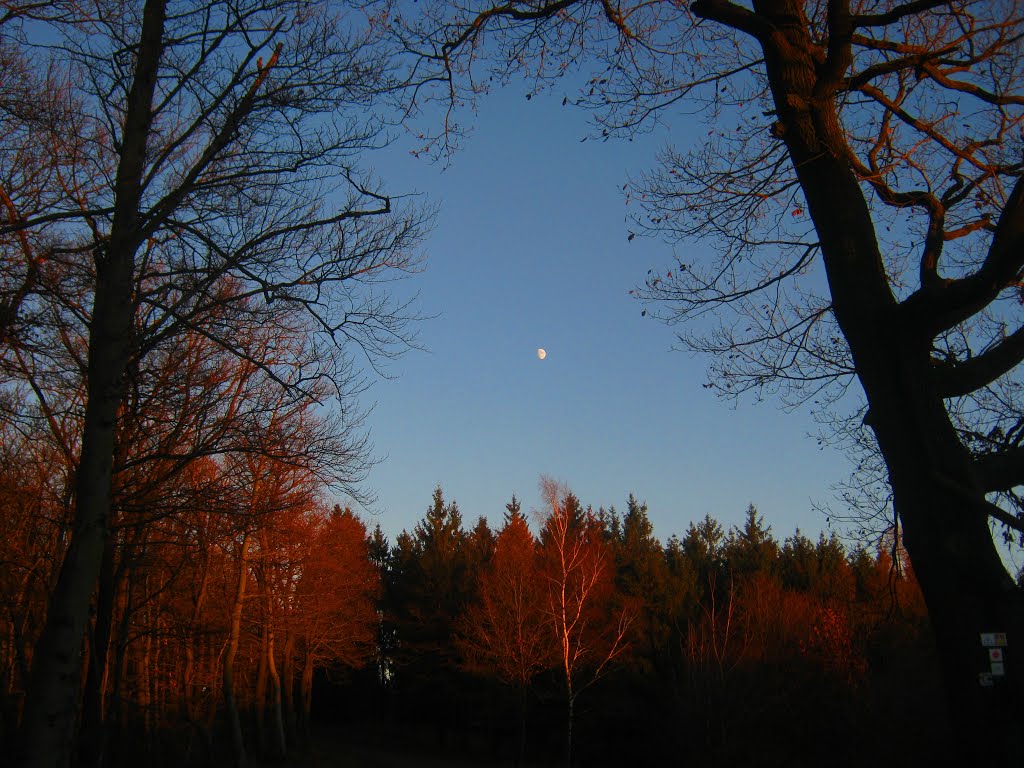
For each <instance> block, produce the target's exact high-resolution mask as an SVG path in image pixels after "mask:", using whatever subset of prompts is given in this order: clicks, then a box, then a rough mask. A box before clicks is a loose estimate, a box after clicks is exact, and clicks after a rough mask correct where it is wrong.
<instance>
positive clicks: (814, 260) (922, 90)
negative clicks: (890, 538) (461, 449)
mask: <svg viewBox="0 0 1024 768" xmlns="http://www.w3.org/2000/svg"><path fill="white" fill-rule="evenodd" d="M1022 31H1024V14H1022V12H1021V7H1020V5H1019V4H1018V3H1015V2H1011V1H1010V0H993V1H992V2H971V1H970V0H905V1H904V0H858V1H856V2H850V0H829V1H828V2H825V1H824V0H821V1H817V0H807V1H806V2H805V1H803V0H754V1H753V2H752V3H749V4H748V3H742V4H741V3H736V2H731V1H730V0H697V1H696V2H693V3H692V4H683V3H679V2H670V1H669V0H665V1H664V2H661V1H659V0H655V1H654V2H649V1H637V2H633V1H632V0H541V2H507V3H501V4H493V5H488V6H485V7H484V8H482V9H481V8H480V7H478V6H476V5H473V6H472V7H470V6H468V5H465V6H464V5H462V4H459V3H455V4H452V3H444V4H440V3H437V4H430V5H429V6H428V8H427V10H426V11H425V12H424V14H423V15H422V16H420V17H417V18H416V19H415V20H409V21H408V22H407V23H406V24H405V25H404V28H403V30H402V31H401V32H400V37H401V39H402V41H403V43H404V44H405V45H406V47H407V48H408V49H409V50H410V51H412V52H414V53H415V54H416V55H417V56H418V57H419V61H421V62H422V72H421V81H422V82H423V83H424V84H427V83H430V82H441V83H443V84H444V85H445V89H444V93H443V97H444V98H445V99H446V100H447V101H448V102H449V103H452V104H457V103H458V102H459V101H460V100H461V99H465V98H470V97H472V95H473V93H474V92H475V90H476V89H478V88H479V87H480V84H482V83H485V82H486V80H485V79H484V78H483V77H482V74H483V72H482V71H481V67H489V68H490V73H491V74H493V73H495V72H496V73H497V74H498V76H499V78H508V77H511V76H512V75H513V74H516V73H523V72H525V74H526V75H527V76H528V77H530V78H534V79H535V81H537V82H541V83H542V82H543V81H544V79H545V78H547V77H551V76H557V75H559V74H560V73H561V72H563V71H565V70H566V69H568V67H569V66H570V65H571V64H573V63H577V62H580V61H582V60H583V59H584V57H586V56H593V58H592V59H591V61H597V62H598V69H597V71H596V73H595V76H594V77H593V78H592V79H590V80H589V81H588V82H587V83H586V85H585V86H584V87H583V90H582V92H581V93H580V96H579V98H578V99H577V102H578V103H581V104H583V105H584V106H588V107H591V108H593V109H594V110H595V112H594V115H595V119H596V123H597V127H598V131H599V132H601V133H603V134H604V135H607V136H611V135H622V134H630V133H632V132H634V131H637V130H642V129H644V128H645V127H647V126H649V125H650V124H651V123H652V122H653V121H657V120H659V119H660V118H662V117H663V116H666V115H667V114H670V113H673V112H677V111H684V110H691V111H698V112H700V113H702V114H703V115H704V116H705V117H706V118H707V120H708V122H709V123H710V128H711V130H710V132H709V133H708V135H707V137H706V140H702V141H701V142H700V143H699V145H698V146H695V147H693V148H692V149H690V150H689V151H686V150H676V149H668V150H666V151H665V153H664V155H663V157H662V163H661V166H660V169H659V170H656V171H654V172H652V173H650V174H648V175H646V176H643V177H642V178H640V179H639V180H638V181H637V182H636V184H635V185H634V187H633V188H632V189H631V190H630V198H631V200H636V201H637V202H638V203H639V204H640V206H641V207H642V211H643V213H642V214H641V215H640V216H638V217H637V219H636V221H635V225H636V226H637V227H639V228H640V229H642V230H644V231H646V232H649V233H652V234H656V235H660V236H665V237H667V238H668V239H669V240H671V241H675V242H677V243H680V244H683V243H685V244H686V248H685V250H684V249H682V248H680V249H679V251H678V253H679V254H680V255H679V256H678V258H677V259H676V261H675V263H673V264H671V265H670V266H668V267H667V268H660V269H658V270H657V272H656V273H655V271H652V273H651V274H650V279H649V280H648V281H647V283H646V285H645V286H644V287H643V288H642V289H641V290H639V291H638V293H639V295H640V296H641V298H643V299H646V300H647V301H649V302H651V303H653V305H654V307H655V311H656V312H657V313H660V314H661V316H662V317H663V318H664V319H665V320H667V321H668V322H671V323H681V324H684V325H682V326H681V328H682V331H681V333H680V339H681V341H682V342H683V344H684V345H685V346H686V347H688V348H690V349H696V350H699V351H704V352H708V353H711V354H712V355H713V356H714V357H713V358H712V375H711V380H710V385H711V386H713V387H714V388H716V389H718V390H719V391H721V392H723V393H725V394H726V395H733V394H736V393H739V392H753V393H755V394H756V395H761V394H778V395H781V396H782V397H783V398H784V400H785V401H787V402H801V401H803V400H805V399H810V400H815V399H817V400H819V405H824V406H826V407H828V406H830V405H831V404H832V403H834V402H836V398H839V397H841V396H842V394H843V393H844V392H845V391H846V389H847V388H849V387H852V388H853V389H854V390H857V389H858V385H859V388H860V389H862V390H863V394H864V398H865V402H866V409H865V415H864V418H863V422H864V424H865V425H866V426H867V428H869V429H870V440H871V441H872V442H873V443H874V444H875V445H877V451H878V455H880V457H881V459H882V462H883V463H884V468H885V475H886V479H887V483H888V487H889V491H890V492H891V495H892V503H893V508H894V510H895V512H896V514H897V515H898V516H899V519H900V524H901V527H902V532H903V535H904V540H905V544H906V548H907V550H908V552H909V553H910V556H911V558H912V560H913V564H914V569H915V572H916V574H917V576H918V578H919V580H920V583H921V587H922V589H923V592H924V595H925V598H926V600H927V603H928V607H929V613H930V616H931V622H932V626H933V629H934V632H935V637H936V639H937V642H938V646H939V649H940V654H941V659H942V666H943V674H944V678H945V682H946V687H947V690H948V692H949V695H950V701H951V702H952V708H953V713H954V722H955V723H956V729H955V730H956V735H957V737H958V738H957V742H958V744H959V745H960V747H961V749H962V750H963V752H964V753H966V754H967V755H969V756H971V757H972V758H973V757H976V756H977V755H989V754H992V755H995V756H997V757H999V756H1002V757H1004V758H1005V757H1010V756H1012V755H1015V754H1019V751H1020V745H1021V741H1020V738H1021V737H1020V729H1019V728H1018V727H1017V726H1016V725H1015V724H1016V723H1019V722H1020V719H1021V717H1022V716H1024V673H1022V668H1020V667H1018V668H1016V669H1012V670H1011V669H1010V667H1009V666H1007V668H1006V671H1007V675H1006V676H1005V677H1002V678H996V679H994V680H993V678H991V677H990V676H989V675H988V672H989V669H988V665H987V663H986V662H985V654H984V652H983V650H982V649H981V646H980V643H979V635H980V634H981V633H983V632H992V631H1005V632H1007V633H1009V636H1011V637H1022V636H1024V605H1022V603H1024V601H1022V593H1021V590H1020V588H1019V587H1018V586H1017V585H1015V584H1014V581H1013V579H1012V578H1011V576H1010V574H1008V573H1007V571H1006V569H1005V567H1004V565H1003V563H1002V562H1001V559H1000V556H999V553H998V551H997V547H996V545H995V543H994V541H993V534H994V531H993V523H995V524H997V527H998V526H999V525H1001V526H1005V527H1006V528H1007V529H1009V530H1011V531H1016V532H1021V531H1024V517H1022V514H1021V508H1020V507H1019V505H1016V499H1017V497H1016V490H1015V489H1017V488H1018V487H1019V486H1020V485H1021V484H1022V481H1024V463H1022V457H1024V450H1022V447H1021V442H1020V441H1021V435H1022V429H1021V427H1022V425H1024V421H1022V420H1021V418H1020V397H1019V393H1020V385H1021V382H1020V365H1019V363H1020V361H1021V359H1022V358H1024V327H1022V322H1024V316H1022V311H1021V301H1020V296H1021V293H1020V285H1021V282H1022V278H1024V249H1022V248H1021V241H1022V237H1024V223H1022V222H1024V181H1022V180H1021V170H1022V168H1024V164H1022V160H1021V150H1022V142H1021V126H1022V124H1024V109H1022V107H1024V89H1022V80H1021V77H1022V72H1024V68H1022V67H1021V53H1022V50H1021V40H1022V36H1021V33H1022ZM538 78H539V80H537V79H538ZM435 93H437V92H436V91H435ZM634 231H638V230H634ZM695 240H699V241H700V242H701V243H703V244H706V245H709V246H710V249H708V250H704V249H697V248H696V247H695V246H694V241H695ZM1000 499H1002V500H1003V501H1005V502H1009V504H1010V506H1007V504H1005V503H1002V502H1001V501H1000ZM995 533H996V534H998V531H995ZM990 684H991V685H990Z"/></svg>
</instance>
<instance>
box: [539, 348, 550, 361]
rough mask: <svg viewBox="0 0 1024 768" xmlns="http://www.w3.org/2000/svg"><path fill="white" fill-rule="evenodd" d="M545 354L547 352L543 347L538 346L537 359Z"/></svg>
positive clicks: (545, 355)
mask: <svg viewBox="0 0 1024 768" xmlns="http://www.w3.org/2000/svg"><path fill="white" fill-rule="evenodd" d="M547 356H548V353H547V352H546V351H545V349H544V347H540V348H538V349H537V359H538V360H543V359H544V358H545V357H547Z"/></svg>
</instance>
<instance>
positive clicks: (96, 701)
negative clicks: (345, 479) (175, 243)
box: [0, 439, 941, 765]
mask: <svg viewBox="0 0 1024 768" xmlns="http://www.w3.org/2000/svg"><path fill="white" fill-rule="evenodd" d="M4 445H5V455H4V463H3V465H2V472H3V473H4V476H3V484H2V486H0V493H2V494H3V497H4V498H3V499H2V503H3V504H4V505H5V509H7V510H9V511H10V513H9V514H7V515H5V516H4V517H3V518H2V520H3V525H4V530H3V536H0V560H2V562H3V568H2V569H0V580H2V585H0V586H2V599H3V604H2V607H3V612H2V614H0V629H2V635H0V662H2V671H0V675H2V676H0V683H2V697H3V728H4V730H3V735H4V741H5V742H7V740H8V739H11V740H13V739H14V738H15V734H16V730H17V723H18V718H19V716H20V707H21V702H22V695H23V690H24V685H25V681H26V679H27V675H29V674H30V669H31V662H32V648H33V643H34V641H35V638H36V636H37V635H38V631H39V627H40V626H41V622H42V617H43V615H44V612H45V610H46V597H47V590H48V585H49V584H50V583H52V580H53V579H54V578H55V573H54V563H57V562H59V561H60V557H61V554H62V548H63V547H64V545H65V543H64V540H63V532H62V529H61V524H60V521H61V519H62V516H61V512H60V510H61V500H60V499H57V498H54V497H52V496H51V495H49V494H48V492H47V489H48V488H50V487H51V486H52V487H57V486H59V483H57V482H52V483H51V478H49V477H48V472H50V471H51V470H52V468H53V467H54V466H59V465H56V464H49V463H47V462H46V461H45V457H42V456H39V455H37V454H36V450H35V448H34V447H33V446H32V445H31V444H28V443H26V442H24V441H22V442H19V441H17V440H14V439H11V440H8V441H6V442H5V444H4ZM15 449H17V450H15ZM235 458H236V459H237V461H235V460H234V459H232V460H230V461H229V460H227V459H224V458H223V457H222V459H217V460H215V459H213V458H209V459H204V460H200V461H196V462H192V463H190V465H189V468H188V470H187V471H184V472H181V473H177V474H175V475H174V481H173V488H172V489H170V490H168V489H167V488H164V489H163V490H162V491H161V493H160V494H159V499H160V503H159V506H154V509H159V514H156V513H154V514H152V515H151V516H149V517H146V516H145V515H144V513H143V511H142V509H141V508H140V509H135V508H132V509H127V508H126V509H125V511H124V512H123V513H122V514H123V517H122V518H121V519H120V520H119V526H118V527H117V532H116V535H115V537H114V539H113V541H112V544H111V547H110V548H109V550H110V556H109V557H108V561H107V562H106V563H105V568H104V576H103V581H102V584H101V587H100V589H99V591H98V593H97V594H96V596H95V611H94V618H93V621H92V624H91V626H90V631H89V633H88V635H87V637H86V638H85V639H84V641H83V655H82V690H83V705H82V710H81V717H80V730H81V739H80V744H81V746H80V747H79V752H80V755H79V758H80V760H81V762H82V763H83V764H84V763H89V764H91V765H103V764H106V765H115V764H119V763H120V764H126V763H131V762H133V761H135V760H138V759H139V756H140V754H147V755H148V756H149V757H150V759H159V760H161V761H164V762H166V763H169V764H176V765H179V764H182V765H184V764H190V765H204V764H220V763H221V761H223V760H225V759H228V758H229V757H230V756H232V755H233V757H234V759H235V760H236V761H237V760H239V759H245V757H246V756H248V757H249V758H250V759H251V758H252V756H254V755H260V756H263V757H267V758H274V757H281V756H283V755H284V754H285V753H286V752H290V751H294V750H301V749H303V748H304V747H305V746H306V745H307V744H308V739H309V726H310V722H311V717H315V716H316V713H315V712H314V711H313V699H314V698H317V699H318V701H319V704H318V707H319V710H320V712H319V717H320V719H321V721H322V722H323V723H325V724H329V725H331V726H332V729H333V730H335V731H337V730H338V729H340V730H341V731H342V732H344V733H345V734H346V736H347V738H349V739H351V740H353V741H356V742H361V743H363V744H364V745H365V744H374V745H376V746H377V747H378V748H379V747H381V746H386V747H387V748H389V749H404V750H408V751H409V752H410V753H413V754H416V753H424V752H430V753H443V754H455V755H461V756H463V757H466V756H468V757H470V758H472V759H478V760H481V761H495V762H498V761H501V760H516V761H521V762H522V761H525V762H526V763H528V764H537V765H555V764H566V763H567V762H571V763H572V764H575V765H617V764H621V763H622V762H623V761H627V762H629V763H630V764H646V763H649V762H652V761H654V760H663V759H666V758H668V759H673V760H675V759H684V758H685V759H687V760H691V761H695V762H696V764H733V763H736V762H740V761H743V760H750V759H755V760H756V761H757V764H759V765H772V764H777V765H795V764H799V763H800V762H801V761H804V762H805V763H806V764H816V763H818V762H823V761H825V760H828V761H829V762H830V763H831V764H836V763H837V762H838V763H839V764H847V763H849V764H853V763H854V762H857V761H858V760H860V759H863V758H864V757H865V756H866V755H871V754H873V753H874V752H875V750H877V749H879V748H880V745H883V744H884V745H885V749H886V750H887V751H886V754H887V755H888V756H889V757H893V756H898V755H900V754H904V753H905V754H911V753H912V752H913V750H915V749H916V750H918V751H917V753H916V757H920V754H921V752H920V750H921V749H922V748H926V747H927V735H928V733H930V732H932V733H933V732H934V729H935V728H937V727H940V724H941V715H940V714H939V713H938V712H937V703H936V702H937V701H938V700H939V696H938V692H937V690H936V689H935V683H934V679H933V677H934V676H933V672H932V669H933V668H932V667H931V666H930V664H931V658H930V654H931V651H930V648H929V645H928V642H927V640H926V634H927V633H926V632H924V629H925V627H924V625H925V612H924V608H923V605H922V602H921V598H920V595H919V593H918V590H917V587H916V584H915V581H914V578H913V574H912V573H911V572H910V571H909V570H908V569H907V567H906V564H905V563H902V564H901V567H900V568H896V567H894V563H893V561H892V558H891V556H890V551H889V549H890V548H889V546H888V545H883V546H880V547H879V548H878V549H877V550H868V549H865V548H863V547H857V548H853V549H849V550H848V549H846V548H844V546H843V545H842V544H841V543H840V541H839V540H838V539H837V538H836V537H834V536H833V537H831V538H826V537H825V536H820V537H819V538H818V539H817V540H816V541H812V540H810V539H808V538H806V537H805V536H803V535H802V534H800V533H799V532H796V533H795V534H794V535H792V536H790V537H788V538H786V539H784V540H783V541H779V540H777V539H776V538H775V537H774V536H773V535H772V532H771V529H770V527H769V526H767V525H766V524H765V522H764V521H763V519H762V518H761V516H759V515H758V513H757V511H756V509H755V508H754V507H753V506H751V507H750V508H749V509H748V510H747V515H746V519H745V521H744V523H743V524H742V525H741V526H738V527H735V528H732V529H730V530H725V529H724V528H723V527H722V525H721V524H720V523H718V522H717V521H716V520H715V519H714V518H712V517H711V516H706V517H705V518H704V519H703V520H700V521H699V522H694V523H691V524H690V526H689V528H688V529H687V530H686V531H685V533H684V534H683V535H682V537H679V536H676V535H673V536H671V537H670V538H669V539H668V540H667V541H666V542H665V544H664V545H663V544H661V543H660V542H659V541H658V540H657V539H656V538H655V536H654V534H653V530H652V526H651V523H650V521H649V519H648V513H647V509H646V506H645V505H644V504H641V503H639V502H638V501H637V500H636V499H635V498H634V497H632V496H630V497H629V501H628V504H627V507H626V509H625V512H624V513H622V514H621V515H620V514H619V513H618V512H616V511H615V510H614V508H612V509H607V510H605V509H598V510H596V511H595V510H594V509H593V508H591V507H584V506H583V504H582V503H581V502H580V501H579V500H578V499H577V498H576V497H575V496H574V495H573V494H572V493H570V492H568V491H567V490H565V489H561V488H558V487H557V486H555V485H553V484H551V483H546V484H545V485H544V486H543V488H544V497H545V503H544V508H543V509H541V510H538V511H537V512H536V513H535V514H532V515H527V514H524V512H523V510H522V509H521V507H520V504H519V502H518V501H517V500H516V499H515V497H513V498H512V500H511V501H510V502H509V504H508V505H507V507H506V511H505V515H504V519H503V521H502V522H501V524H500V525H497V526H495V527H494V528H492V527H491V525H489V524H488V522H487V519H486V518H484V517H480V518H479V520H478V521H477V522H476V524H475V525H474V526H473V527H472V528H467V527H466V526H465V525H464V522H463V519H462V515H461V513H460V511H459V508H458V505H457V504H456V502H455V501H446V500H445V498H444V495H443V493H442V491H441V489H440V488H438V489H437V490H436V491H435V492H434V495H433V500H432V503H431V505H430V507H429V508H428V510H427V512H426V514H425V515H424V517H423V518H422V519H421V520H420V521H419V522H418V523H417V524H416V525H415V527H414V528H413V530H412V532H403V533H402V534H400V535H399V536H398V537H397V538H396V540H395V541H394V543H393V545H392V544H391V543H390V542H388V540H387V539H386V537H385V536H384V534H383V533H382V531H381V529H380V527H379V526H377V527H376V528H375V529H374V530H373V531H372V532H371V533H368V531H367V528H366V527H365V525H364V523H363V522H362V521H361V520H360V519H359V518H358V517H357V516H355V515H354V514H352V513H351V512H350V511H348V510H343V509H340V508H338V507H335V508H334V509H333V510H328V509H326V508H324V507H323V505H322V504H319V503H318V502H317V493H316V490H317V486H316V483H315V482H313V481H312V480H311V478H310V476H309V475H308V473H304V472H302V471H299V470H297V469H294V468H292V469H289V465H288V464H287V463H282V462H277V461H274V460H272V459H269V458H267V457H265V456H263V457H256V456H255V455H250V456H248V458H246V457H245V455H244V454H243V455H241V458H239V457H235ZM214 489H218V492H217V493H214V492H213V491H214ZM225 489H234V495H232V494H231V493H226V492H225ZM30 490H31V491H32V492H31V493H28V492H26V491H30ZM211 499H216V501H217V503H216V504H212V503H210V502H211ZM229 502H231V503H229ZM534 531H536V534H535V533H534ZM889 544H891V542H889ZM318 670H319V671H318ZM314 688H316V689H317V691H318V693H317V694H316V696H314ZM908 707H910V708H914V710H915V711H916V712H918V713H919V714H920V717H921V720H922V722H923V723H925V725H926V726H927V728H926V730H925V731H921V732H919V735H917V736H915V737H913V738H911V739H909V740H908V738H907V736H908V734H907V733H906V732H904V731H900V732H897V731H896V726H895V724H894V723H895V719H894V718H893V717H892V715H893V713H894V712H895V711H897V710H901V711H903V712H904V714H903V722H904V723H905V722H906V720H907V718H906V714H905V713H906V710H907V708H908ZM928 729H930V730H928ZM914 739H916V740H917V741H914ZM840 741H841V742H842V743H844V744H845V745H846V746H845V747H844V750H843V752H842V753H841V755H837V753H835V747H836V744H837V743H839V742H840ZM899 745H902V747H900V746H899ZM844 756H845V757H844ZM876 762H877V760H876Z"/></svg>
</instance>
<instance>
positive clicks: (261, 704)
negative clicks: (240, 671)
mask: <svg viewBox="0 0 1024 768" xmlns="http://www.w3.org/2000/svg"><path fill="white" fill-rule="evenodd" d="M267 632H268V626H267V617H266V616H264V617H263V630H262V631H261V632H260V660H259V663H258V664H257V665H256V691H255V701H253V707H252V719H253V723H254V724H255V726H256V743H257V744H258V745H259V749H260V753H261V754H266V752H267V729H266V723H267V643H268V639H267Z"/></svg>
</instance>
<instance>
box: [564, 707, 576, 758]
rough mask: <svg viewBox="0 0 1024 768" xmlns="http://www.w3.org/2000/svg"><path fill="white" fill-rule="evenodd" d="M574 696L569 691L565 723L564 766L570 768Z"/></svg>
mask: <svg viewBox="0 0 1024 768" xmlns="http://www.w3.org/2000/svg"><path fill="white" fill-rule="evenodd" d="M575 708H576V697H575V696H573V695H572V691H570V692H569V699H568V708H567V717H566V723H565V768H572V722H573V719H574V715H575V712H574V710H575Z"/></svg>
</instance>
